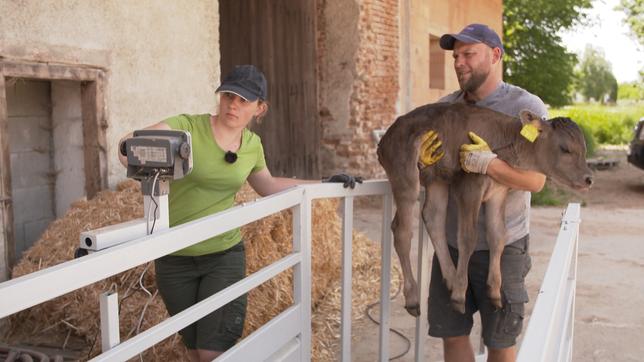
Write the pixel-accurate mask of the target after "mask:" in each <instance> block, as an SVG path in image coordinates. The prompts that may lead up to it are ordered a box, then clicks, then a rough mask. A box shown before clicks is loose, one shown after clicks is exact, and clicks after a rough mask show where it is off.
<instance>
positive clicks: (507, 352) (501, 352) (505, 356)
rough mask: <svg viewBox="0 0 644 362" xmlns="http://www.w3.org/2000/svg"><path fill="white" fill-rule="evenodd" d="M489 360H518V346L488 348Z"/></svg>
mask: <svg viewBox="0 0 644 362" xmlns="http://www.w3.org/2000/svg"><path fill="white" fill-rule="evenodd" d="M487 360H488V362H513V361H516V360H517V348H516V346H512V347H508V348H500V349H496V348H489V349H488V350H487Z"/></svg>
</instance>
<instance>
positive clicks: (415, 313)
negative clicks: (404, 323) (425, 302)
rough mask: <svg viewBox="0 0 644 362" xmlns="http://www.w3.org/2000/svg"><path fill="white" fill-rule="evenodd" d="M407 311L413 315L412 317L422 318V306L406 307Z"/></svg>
mask: <svg viewBox="0 0 644 362" xmlns="http://www.w3.org/2000/svg"><path fill="white" fill-rule="evenodd" d="M405 309H406V310H407V313H409V314H411V316H412V317H418V316H420V306H419V305H418V304H414V305H406V306H405Z"/></svg>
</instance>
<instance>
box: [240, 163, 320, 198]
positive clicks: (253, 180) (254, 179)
mask: <svg viewBox="0 0 644 362" xmlns="http://www.w3.org/2000/svg"><path fill="white" fill-rule="evenodd" d="M319 182H320V181H315V180H300V179H296V178H286V177H273V175H271V172H270V171H269V170H268V168H267V167H264V168H263V169H261V170H259V171H257V172H254V173H251V174H250V176H248V183H249V184H250V186H251V187H252V188H253V190H255V192H257V193H258V194H259V195H260V196H268V195H271V194H274V193H276V192H280V191H282V190H286V189H287V188H289V187H292V186H297V185H302V184H313V183H319Z"/></svg>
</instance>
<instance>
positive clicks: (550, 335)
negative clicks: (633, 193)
mask: <svg viewBox="0 0 644 362" xmlns="http://www.w3.org/2000/svg"><path fill="white" fill-rule="evenodd" d="M580 221H581V219H580V205H579V204H569V205H568V207H567V209H566V211H565V213H564V215H563V218H562V219H561V227H560V229H559V235H557V241H556V243H555V247H554V250H553V252H552V256H551V257H550V263H549V264H548V269H547V270H546V274H545V276H544V279H543V283H542V284H541V289H540V290H539V296H538V297H537V301H536V302H535V305H534V309H533V311H532V314H531V315H530V323H529V324H528V327H527V330H526V332H525V336H524V338H523V342H522V343H521V349H520V350H519V356H518V360H519V361H521V362H552V361H570V360H572V342H573V330H574V323H575V290H576V286H577V250H578V247H579V245H578V244H579V223H580Z"/></svg>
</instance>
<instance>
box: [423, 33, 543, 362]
mask: <svg viewBox="0 0 644 362" xmlns="http://www.w3.org/2000/svg"><path fill="white" fill-rule="evenodd" d="M440 45H441V47H442V48H443V49H446V50H453V59H454V70H455V71H456V76H457V77H458V83H459V85H460V88H461V90H460V91H457V92H454V93H452V94H450V95H448V96H446V97H444V98H442V99H441V100H440V102H450V103H471V104H476V105H478V106H482V107H486V108H490V109H492V110H495V111H497V112H501V113H505V114H507V115H510V116H512V117H518V116H519V112H520V111H521V110H524V109H528V110H530V111H532V112H533V113H535V114H537V115H538V116H540V117H545V116H546V114H547V110H546V107H545V105H544V104H543V102H542V101H541V100H540V99H539V98H538V97H537V96H535V95H532V94H530V93H529V92H527V91H525V90H523V89H521V88H519V87H515V86H512V85H510V84H507V83H504V82H503V81H502V79H501V57H502V55H503V45H502V44H501V40H500V39H499V36H498V35H497V34H496V33H495V32H494V31H493V30H492V29H490V28H489V27H487V26H485V25H482V24H471V25H468V26H467V27H465V28H464V29H463V30H462V31H461V32H460V33H458V34H445V35H443V36H442V37H441V40H440ZM422 151H423V150H421V152H422ZM428 152H429V150H427V151H426V154H425V155H424V157H423V158H424V159H426V160H427V159H431V155H429V154H427V153H428ZM461 156H462V163H463V168H464V169H465V170H466V171H468V172H477V173H482V174H487V175H488V176H490V177H491V178H492V179H494V180H495V181H496V182H499V183H501V184H503V185H506V186H509V187H511V188H512V190H511V191H510V192H509V193H508V196H507V199H506V209H505V210H506V211H505V225H506V228H507V234H506V242H507V244H506V246H505V249H504V251H503V256H502V258H501V275H502V279H503V280H504V281H505V280H510V278H508V276H510V275H511V276H512V277H511V279H512V280H513V281H515V282H514V283H505V282H504V283H503V285H502V294H503V308H502V309H500V310H496V308H495V307H494V305H493V304H492V303H491V301H490V300H489V298H488V297H487V284H486V282H487V274H488V264H489V252H488V246H487V240H486V235H487V231H486V227H485V215H484V213H485V209H484V208H482V209H481V213H480V215H479V225H478V228H477V230H478V244H477V246H476V249H475V252H474V253H473V255H472V257H471V259H470V263H469V276H470V277H469V287H468V291H467V294H466V301H465V314H461V313H459V312H457V311H455V310H454V309H453V308H452V303H451V300H450V291H449V290H448V289H447V287H446V285H445V284H444V282H443V277H442V274H441V271H440V267H439V265H438V260H437V258H436V255H434V259H433V262H432V274H431V282H430V291H429V315H428V319H429V334H430V335H431V336H434V337H439V338H442V339H443V350H444V354H445V361H474V352H473V348H472V345H471V343H470V340H469V334H470V331H471V328H472V324H473V315H474V313H476V312H477V311H479V312H480V313H481V320H482V325H483V326H482V328H483V338H484V343H485V345H486V346H487V347H488V352H489V357H488V358H489V359H488V360H489V361H513V360H515V359H516V347H515V344H516V338H517V337H518V335H519V333H520V332H521V328H522V322H523V315H524V307H525V303H526V302H527V301H528V295H527V292H526V289H525V275H526V274H527V272H528V270H530V266H531V260H530V256H529V255H528V239H529V236H528V235H529V212H530V192H538V191H540V190H541V189H542V188H543V185H544V183H545V180H546V177H545V175H543V174H541V173H538V172H534V171H525V170H519V169H515V168H512V167H511V166H509V165H508V164H507V163H506V162H504V161H502V160H500V159H498V158H496V157H495V155H494V153H492V152H491V151H490V150H489V149H485V146H483V145H479V144H474V145H469V146H468V147H467V148H466V149H465V150H464V151H463V152H462V154H461ZM456 229H457V216H456V207H455V201H454V199H453V195H450V197H449V202H448V207H447V230H446V231H447V240H448V243H449V245H450V254H451V256H452V259H453V260H454V261H455V260H456V259H457V257H458V253H457V251H456V248H457V243H456Z"/></svg>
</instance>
